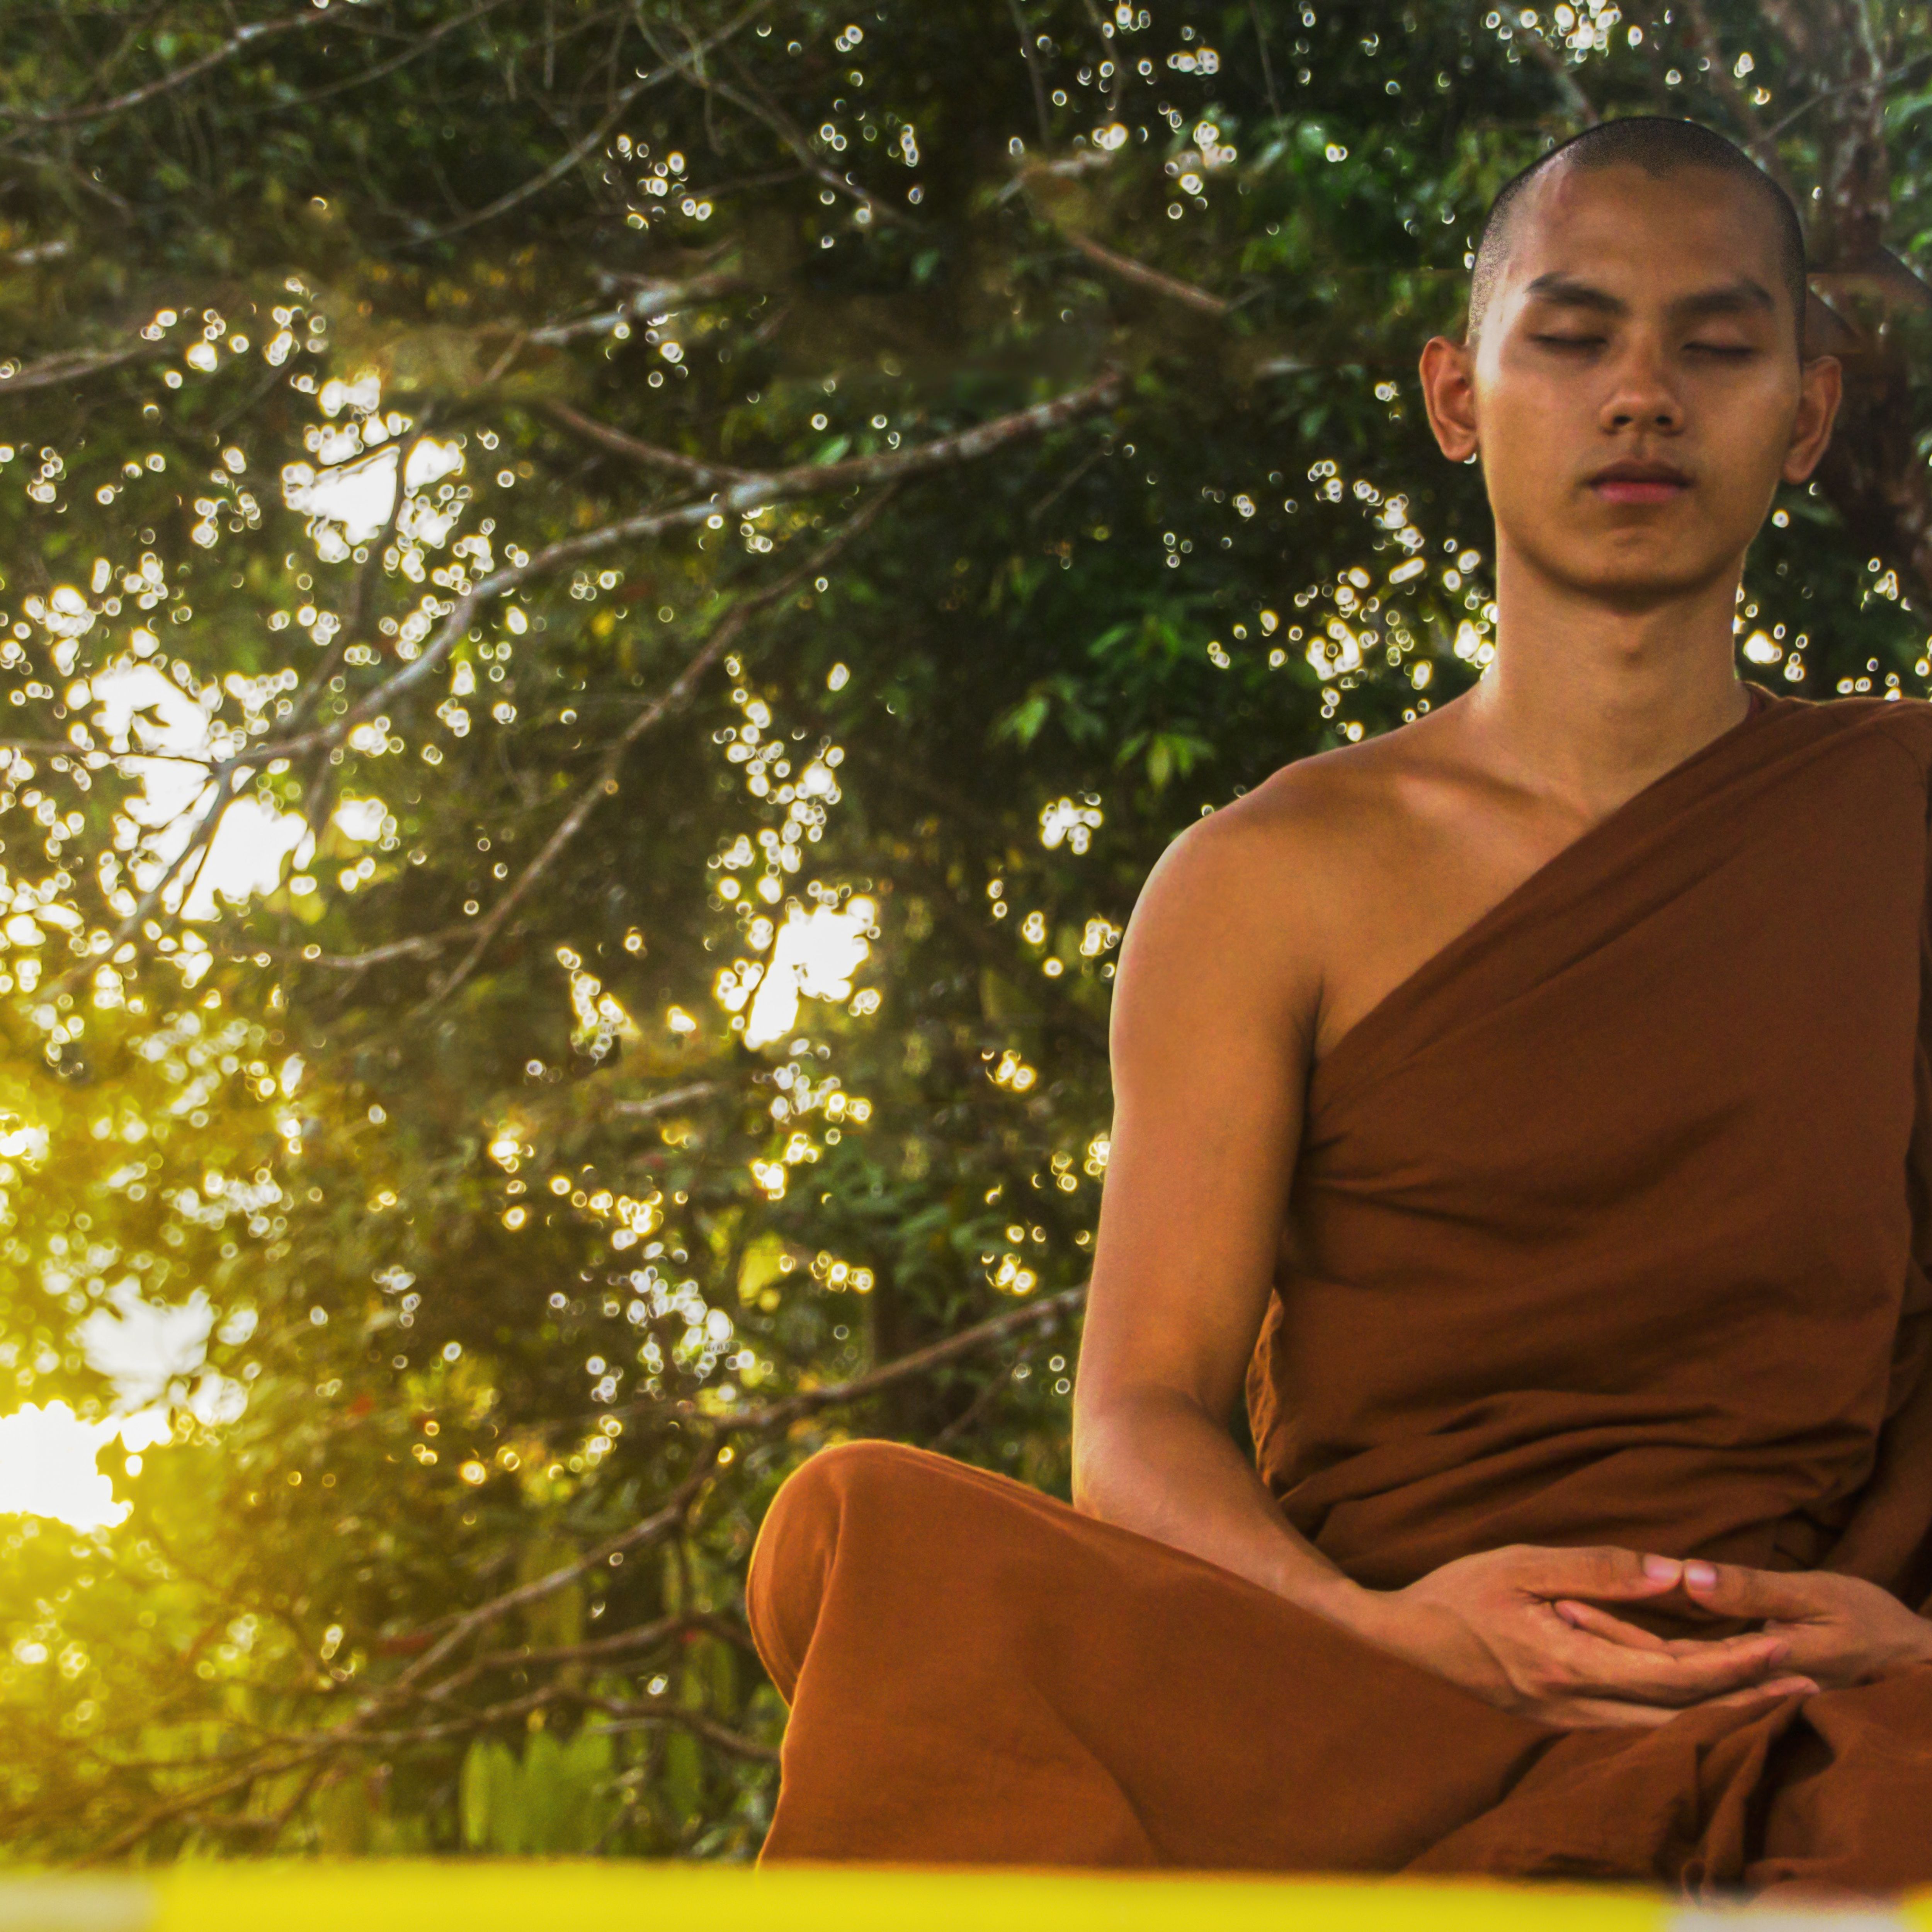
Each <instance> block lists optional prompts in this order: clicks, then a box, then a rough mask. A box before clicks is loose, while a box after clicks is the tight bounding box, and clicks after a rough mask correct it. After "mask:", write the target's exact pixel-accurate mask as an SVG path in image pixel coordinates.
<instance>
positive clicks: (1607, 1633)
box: [1550, 1597, 1670, 1651]
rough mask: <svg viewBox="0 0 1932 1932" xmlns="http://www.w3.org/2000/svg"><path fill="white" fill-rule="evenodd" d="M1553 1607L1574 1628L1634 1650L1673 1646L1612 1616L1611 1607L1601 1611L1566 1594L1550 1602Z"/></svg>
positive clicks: (1593, 1605) (1660, 1648)
mask: <svg viewBox="0 0 1932 1932" xmlns="http://www.w3.org/2000/svg"><path fill="white" fill-rule="evenodd" d="M1550 1608H1551V1609H1552V1610H1554V1611H1555V1612H1556V1614H1557V1615H1558V1616H1559V1617H1561V1618H1562V1619H1563V1621H1564V1622H1565V1623H1566V1624H1568V1625H1569V1626H1570V1628H1571V1629H1572V1630H1580V1631H1589V1634H1591V1635H1592V1637H1601V1638H1602V1639H1603V1640H1604V1641H1605V1642H1606V1643H1620V1644H1622V1645H1624V1646H1626V1647H1627V1648H1628V1649H1631V1650H1660V1651H1667V1650H1669V1649H1670V1645H1669V1644H1668V1643H1666V1642H1665V1640H1664V1639H1663V1638H1662V1637H1658V1636H1656V1635H1655V1634H1653V1633H1652V1632H1651V1631H1647V1630H1640V1629H1639V1628H1637V1625H1635V1624H1627V1623H1625V1622H1624V1620H1623V1619H1622V1618H1621V1617H1613V1616H1611V1615H1610V1612H1609V1611H1608V1610H1599V1609H1598V1607H1596V1605H1595V1604H1580V1603H1577V1602H1574V1601H1572V1600H1571V1599H1570V1598H1568V1597H1565V1598H1561V1599H1560V1600H1559V1601H1557V1602H1556V1603H1554V1604H1551V1606H1550Z"/></svg>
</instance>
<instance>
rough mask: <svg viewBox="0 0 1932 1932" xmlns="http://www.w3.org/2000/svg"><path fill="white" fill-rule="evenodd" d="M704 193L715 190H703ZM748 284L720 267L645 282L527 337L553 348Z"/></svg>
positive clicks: (712, 299)
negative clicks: (610, 303) (604, 305)
mask: <svg viewBox="0 0 1932 1932" xmlns="http://www.w3.org/2000/svg"><path fill="white" fill-rule="evenodd" d="M705 191H706V193H712V192H713V191H714V190H710V189H706V190H705ZM749 286H750V284H748V283H747V282H746V281H745V279H744V278H743V277H742V275H737V274H735V273H733V272H728V271H724V270H721V271H719V272H718V273H717V274H715V275H694V276H691V278H689V279H688V280H687V281H682V282H658V281H646V282H643V283H642V284H640V285H639V287H637V289H636V290H634V292H633V293H631V294H630V295H628V296H625V298H624V299H623V300H622V302H619V304H618V305H617V306H616V308H609V309H602V310H600V311H598V313H597V314H595V315H586V316H579V317H576V318H575V319H574V320H571V321H569V322H552V323H545V324H544V326H542V327H541V329H532V330H531V331H530V332H529V337H528V338H527V340H528V341H529V342H530V343H531V344H533V345H534V346H535V347H537V348H539V349H553V348H558V347H562V344H565V343H567V342H576V341H580V340H581V339H582V338H584V337H586V336H591V335H610V334H612V333H613V332H614V331H615V330H616V329H618V328H619V327H623V326H628V325H629V324H630V323H633V322H637V321H640V320H645V319H646V318H648V317H652V316H659V315H674V314H676V313H677V311H679V309H683V308H691V307H692V306H693V305H694V304H696V303H698V302H715V301H717V300H718V299H719V297H721V296H729V295H736V294H737V293H739V292H740V291H741V290H744V289H745V288H747V287H749Z"/></svg>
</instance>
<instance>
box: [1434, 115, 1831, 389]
mask: <svg viewBox="0 0 1932 1932" xmlns="http://www.w3.org/2000/svg"><path fill="white" fill-rule="evenodd" d="M1559 167H1561V168H1566V169H1567V168H1580V169H1592V170H1594V169H1598V168H1612V167H1638V168H1641V169H1643V171H1644V172H1646V174H1649V175H1653V176H1658V177H1661V176H1664V175H1674V174H1679V173H1688V172H1691V171H1693V170H1700V171H1702V172H1706V173H1717V174H1723V175H1728V176H1730V178H1731V179H1732V180H1733V181H1737V182H1739V184H1741V185H1742V186H1743V187H1745V189H1746V190H1748V193H1749V196H1750V198H1751V202H1752V204H1753V205H1754V207H1757V208H1760V209H1761V210H1762V211H1763V219H1764V222H1765V224H1766V227H1767V229H1769V232H1770V233H1771V236H1772V239H1773V240H1774V242H1775V245H1776V248H1777V251H1778V267H1779V269H1780V270H1781V275H1782V279H1783V281H1784V286H1785V288H1786V290H1787V293H1788V294H1789V296H1790V300H1791V312H1792V315H1793V326H1794V328H1795V329H1796V332H1797V340H1798V341H1799V344H1800V346H1801V350H1802V344H1803V341H1804V335H1805V231H1804V230H1803V229H1802V228H1801V227H1800V226H1799V222H1798V211H1797V210H1796V208H1793V206H1792V205H1791V202H1790V197H1789V196H1787V194H1786V193H1785V192H1784V190H1783V189H1782V188H1781V187H1779V186H1778V184H1777V182H1775V181H1773V180H1772V178H1771V177H1770V175H1768V174H1766V172H1765V171H1764V170H1763V169H1762V168H1761V167H1760V166H1758V164H1757V163H1756V162H1755V161H1754V160H1752V159H1751V157H1750V156H1749V155H1748V154H1746V153H1745V151H1744V150H1743V149H1742V148H1739V147H1737V146H1736V145H1733V143H1732V142H1729V141H1727V140H1726V139H1724V136H1723V135H1721V134H1718V133H1713V132H1712V130H1710V129H1709V127H1700V126H1699V125H1698V124H1697V122H1696V121H1676V120H1670V119H1667V118H1665V117H1664V116H1663V115H1647V114H1646V115H1631V117H1629V118H1627V119H1625V120H1622V121H1600V122H1599V123H1598V124H1597V125H1596V126H1595V127H1589V128H1586V129H1585V130H1584V131H1583V133H1580V134H1578V135H1576V136H1574V137H1573V138H1571V139H1569V140H1568V141H1565V142H1563V143H1562V145H1561V146H1559V147H1556V148H1552V149H1551V150H1550V152H1549V153H1548V154H1545V155H1544V157H1543V158H1542V159H1541V160H1539V161H1534V162H1532V163H1531V164H1530V165H1529V166H1528V167H1526V168H1525V169H1523V172H1522V173H1521V174H1520V175H1517V176H1516V178H1514V180H1512V181H1508V182H1506V183H1505V184H1504V186H1503V187H1502V191H1501V192H1500V193H1499V194H1498V195H1497V196H1496V199H1495V200H1494V201H1493V202H1491V204H1490V212H1489V216H1488V218H1487V220H1485V221H1484V223H1483V233H1482V236H1481V239H1480V240H1479V241H1478V242H1477V244H1476V260H1475V267H1474V269H1473V270H1472V272H1471V275H1470V278H1469V340H1470V341H1472V343H1473V342H1474V341H1475V340H1476V338H1477V337H1478V335H1480V334H1481V330H1482V326H1483V318H1484V315H1485V314H1487V311H1488V309H1489V306H1490V299H1491V298H1492V297H1493V296H1494V295H1495V293H1496V290H1497V288H1498V287H1499V284H1501V282H1502V276H1503V271H1504V269H1505V266H1507V264H1508V260H1509V254H1510V243H1511V232H1512V230H1513V229H1514V226H1515V225H1516V223H1517V220H1519V219H1520V217H1521V216H1522V214H1523V212H1524V196H1525V193H1526V190H1528V189H1529V188H1530V187H1532V185H1533V184H1535V182H1536V181H1538V179H1540V178H1541V177H1542V176H1543V175H1545V174H1546V173H1547V172H1549V171H1550V169H1554V168H1559ZM1686 191H1687V192H1688V185H1687V190H1686Z"/></svg>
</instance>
